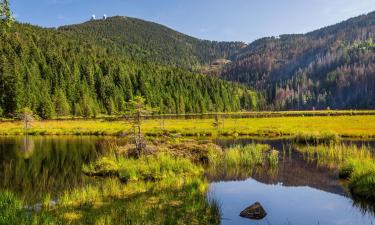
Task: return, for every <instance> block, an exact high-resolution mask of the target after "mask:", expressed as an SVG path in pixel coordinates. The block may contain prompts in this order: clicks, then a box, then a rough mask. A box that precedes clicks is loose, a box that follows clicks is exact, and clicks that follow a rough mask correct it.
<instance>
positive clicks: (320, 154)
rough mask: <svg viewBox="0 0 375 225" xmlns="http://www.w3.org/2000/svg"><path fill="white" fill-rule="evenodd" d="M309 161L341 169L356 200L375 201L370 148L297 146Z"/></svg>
mask: <svg viewBox="0 0 375 225" xmlns="http://www.w3.org/2000/svg"><path fill="white" fill-rule="evenodd" d="M297 150H299V151H300V152H302V153H304V154H305V156H306V157H307V159H308V161H317V163H318V165H320V166H327V167H330V168H336V169H339V177H340V178H342V179H346V180H348V188H349V190H350V192H351V194H352V195H353V196H354V197H355V198H360V199H362V200H363V199H366V200H371V201H375V161H374V158H373V155H372V151H371V148H370V147H367V146H362V147H358V146H356V145H349V146H348V145H345V144H329V145H318V146H297Z"/></svg>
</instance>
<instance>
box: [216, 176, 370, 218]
mask: <svg viewBox="0 0 375 225" xmlns="http://www.w3.org/2000/svg"><path fill="white" fill-rule="evenodd" d="M211 190H212V195H213V196H214V197H215V198H216V199H217V201H218V202H219V204H221V209H222V216H223V219H222V224H223V225H225V224H236V225H241V224H247V225H248V224H267V225H268V224H292V225H293V224H296V225H297V224H298V225H311V224H317V225H318V224H321V225H323V224H327V225H328V224H329V225H336V224H337V225H339V224H345V225H358V224H363V225H366V224H373V223H374V222H375V220H374V217H373V216H372V215H371V214H369V213H363V212H362V211H361V210H360V208H358V207H354V206H353V204H352V200H351V199H349V198H346V197H344V196H341V195H337V194H332V193H329V192H325V191H320V190H317V189H314V188H311V187H306V186H301V187H286V186H283V185H282V184H264V183H261V182H258V181H256V180H255V179H248V180H245V181H240V182H215V183H212V184H211ZM256 201H259V202H260V203H261V204H262V205H263V207H264V208H265V210H266V211H267V213H268V215H267V217H266V218H265V219H263V220H261V221H252V220H248V219H244V218H241V217H239V213H240V212H241V211H242V210H243V209H245V208H246V207H248V206H249V205H251V204H253V203H254V202H256Z"/></svg>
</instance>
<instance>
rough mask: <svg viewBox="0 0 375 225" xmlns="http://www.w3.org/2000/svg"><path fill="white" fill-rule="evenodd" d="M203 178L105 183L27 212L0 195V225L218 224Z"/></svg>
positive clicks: (217, 211) (218, 215)
mask: <svg viewBox="0 0 375 225" xmlns="http://www.w3.org/2000/svg"><path fill="white" fill-rule="evenodd" d="M207 188H208V183H207V182H206V181H204V180H202V179H201V178H185V179H181V178H171V179H166V180H163V181H159V182H133V183H127V184H125V183H123V182H120V180H119V179H117V178H107V179H105V180H103V182H98V184H95V185H94V184H92V185H87V186H85V187H81V188H76V189H74V190H72V191H67V192H66V193H65V194H64V195H62V196H59V199H60V203H59V204H58V205H56V206H54V207H48V208H47V207H44V208H43V209H42V211H41V212H31V211H30V212H27V211H26V210H24V208H25V205H24V204H23V203H22V202H21V201H19V200H17V198H16V197H15V196H14V195H13V194H11V193H9V192H0V209H1V211H0V224H1V225H8V224H17V225H18V224H20V225H23V224H25V225H32V224H35V225H44V224H45V225H47V224H48V225H55V224H95V225H96V224H139V225H141V224H207V225H208V224H220V218H221V212H220V207H219V205H218V203H217V202H216V201H213V200H209V199H207V197H206V191H207Z"/></svg>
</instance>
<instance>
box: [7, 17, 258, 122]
mask: <svg viewBox="0 0 375 225" xmlns="http://www.w3.org/2000/svg"><path fill="white" fill-rule="evenodd" d="M135 95H142V96H143V97H145V98H146V101H147V103H148V104H150V105H152V106H153V107H159V108H160V111H161V113H203V112H209V111H238V110H241V109H246V110H249V109H254V108H255V107H256V98H257V95H256V94H255V93H254V92H253V91H251V90H249V89H248V88H246V87H245V86H243V85H239V84H235V83H232V82H227V81H223V80H220V79H218V78H215V77H210V76H205V75H200V74H195V73H191V72H188V71H185V70H182V69H179V68H175V67H171V66H161V65H156V64H154V63H150V62H141V61H135V60H131V59H129V58H128V57H126V56H124V55H123V54H121V53H117V52H115V51H110V49H108V48H107V47H103V46H101V45H98V44H96V43H93V42H91V41H89V40H82V39H81V38H74V37H72V35H69V34H66V33H65V32H61V31H56V30H54V29H43V28H39V27H35V26H31V25H26V24H18V23H16V24H14V25H13V27H12V29H11V30H10V32H8V35H5V36H1V37H0V116H4V115H5V116H12V115H16V114H17V112H18V111H19V110H20V109H22V108H24V107H29V108H31V109H32V110H33V111H34V112H36V113H37V114H38V115H39V116H41V117H42V118H51V117H54V116H69V115H74V116H85V117H91V116H96V115H98V114H111V115H113V114H121V113H122V112H123V111H124V109H125V107H126V102H127V101H129V100H130V99H132V98H133V97H134V96H135Z"/></svg>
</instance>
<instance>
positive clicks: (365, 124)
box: [0, 112, 375, 138]
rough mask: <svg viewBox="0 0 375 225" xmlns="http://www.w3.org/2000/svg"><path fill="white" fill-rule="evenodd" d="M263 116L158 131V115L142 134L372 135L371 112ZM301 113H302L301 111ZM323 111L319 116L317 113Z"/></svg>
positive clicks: (17, 130)
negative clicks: (214, 124)
mask: <svg viewBox="0 0 375 225" xmlns="http://www.w3.org/2000/svg"><path fill="white" fill-rule="evenodd" d="M261 114H263V115H264V118H226V119H223V125H222V127H221V128H220V129H219V130H218V129H216V128H214V127H213V126H212V119H184V118H181V119H165V120H163V121H164V122H163V124H164V125H163V131H160V121H159V120H158V119H147V120H145V121H144V124H143V130H144V132H145V134H146V135H148V136H152V137H156V136H195V137H198V136H206V137H211V136H212V137H215V136H231V137H235V136H256V137H281V136H283V137H293V136H296V135H298V134H300V133H302V134H309V133H311V134H314V135H315V134H319V133H322V134H324V133H325V132H326V131H330V133H333V134H337V135H338V136H340V137H343V138H375V123H374V119H375V116H374V115H356V114H353V115H350V114H349V115H341V114H340V115H341V116H328V115H331V114H324V113H323V114H319V113H316V114H314V115H315V116H309V117H303V116H300V113H298V112H295V113H293V114H291V115H292V116H291V115H290V114H287V115H288V116H287V117H283V114H280V115H279V116H277V117H267V113H266V112H264V113H261ZM301 115H303V114H302V113H301ZM321 115H323V116H321ZM129 130H130V126H129V125H128V124H126V123H125V122H124V121H105V120H63V121H55V120H52V121H36V122H34V126H33V127H32V128H30V129H29V130H28V131H27V132H28V133H29V134H31V135H47V134H48V135H113V136H119V135H120V136H123V135H126V134H127V133H128V131H129ZM24 133H25V130H24V129H23V124H22V123H21V122H17V121H14V122H9V121H5V122H0V134H3V135H10V134H12V135H23V134H24Z"/></svg>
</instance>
